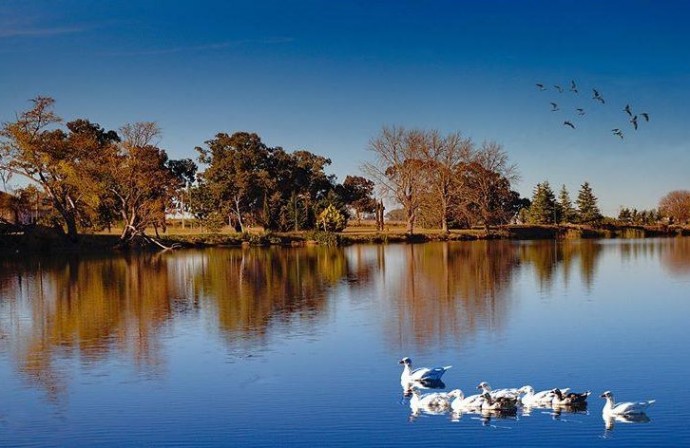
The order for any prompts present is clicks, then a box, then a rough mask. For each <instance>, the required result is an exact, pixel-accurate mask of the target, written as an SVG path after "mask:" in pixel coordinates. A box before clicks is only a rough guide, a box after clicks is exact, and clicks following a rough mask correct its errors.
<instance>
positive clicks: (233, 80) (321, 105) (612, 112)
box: [0, 0, 690, 214]
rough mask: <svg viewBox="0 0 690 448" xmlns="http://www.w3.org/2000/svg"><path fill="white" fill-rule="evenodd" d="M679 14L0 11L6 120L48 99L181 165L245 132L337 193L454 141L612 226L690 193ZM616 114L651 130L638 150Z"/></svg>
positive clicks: (302, 5)
mask: <svg viewBox="0 0 690 448" xmlns="http://www.w3.org/2000/svg"><path fill="white" fill-rule="evenodd" d="M689 13H690V2H687V1H666V2H653V1H635V0H629V1H601V0H591V1H562V0H561V1H559V0H555V1H512V0H486V1H433V0H427V1H422V0H417V1H405V0H397V1H393V0H391V1H373V0H372V1H347V2H346V1H343V2H334V1H326V0H324V1H316V0H309V1H292V2H290V1H284V0H282V1H273V0H271V1H269V0H266V1H262V0H251V1H204V0H197V1H193V2H192V1H189V2H182V1H146V0H139V1H118V2H115V1H112V2H111V1H95V0H94V1H64V0H50V1H48V0H37V1H32V2H25V1H15V0H0V61H1V62H0V64H1V65H0V120H2V121H8V120H12V119H13V118H14V116H15V113H16V112H18V111H21V110H24V109H26V108H27V107H29V103H28V100H29V99H30V98H33V97H35V96H36V95H48V96H52V97H54V98H55V99H56V101H57V103H56V111H57V112H58V113H59V114H60V115H61V116H62V117H64V118H65V119H66V120H72V119H75V118H88V119H90V120H91V121H94V122H97V123H100V124H101V125H102V126H104V127H106V128H109V129H117V128H119V127H120V126H121V125H123V124H124V123H127V122H134V121H141V120H150V121H156V122H158V124H159V125H160V126H161V128H162V129H163V138H162V140H161V142H160V144H161V146H162V147H164V148H165V149H167V150H168V152H169V154H170V156H171V157H173V158H181V157H196V153H195V152H194V150H193V148H194V147H195V146H199V145H202V144H203V142H204V141H205V140H208V139H210V138H212V137H213V136H214V135H215V134H216V133H217V132H234V131H241V130H242V131H253V132H257V133H258V134H259V135H260V136H261V137H262V138H263V139H264V141H265V142H266V143H267V144H269V145H272V146H282V147H284V148H285V149H287V150H289V151H293V150H298V149H307V150H310V151H312V152H315V153H317V154H321V155H325V156H328V157H330V158H331V159H332V161H333V164H332V165H331V167H330V169H331V172H333V173H334V174H336V175H337V176H338V178H339V179H340V180H341V181H342V180H343V179H344V177H345V176H346V175H347V174H360V170H359V167H360V165H361V164H362V162H364V161H367V160H369V159H371V158H372V154H371V153H370V152H369V151H367V145H368V142H369V140H370V139H371V138H372V137H375V136H376V135H377V133H378V132H379V131H380V129H381V127H382V126H383V125H400V126H405V127H410V128H434V129H439V130H441V131H443V132H451V131H461V132H462V133H463V134H464V135H465V136H468V137H472V138H473V139H474V140H475V141H476V142H478V143H480V142H481V141H483V140H494V141H497V142H499V143H501V144H502V145H503V146H504V149H505V150H506V151H507V152H508V154H509V156H510V158H511V160H512V161H513V162H515V163H517V164H518V167H519V170H520V173H521V176H522V180H521V182H520V183H519V184H517V185H516V188H517V190H518V191H520V192H521V194H523V195H524V196H531V192H532V189H533V187H534V186H535V185H536V183H537V182H541V181H544V180H548V181H549V182H550V183H551V185H552V186H553V187H554V190H556V191H557V190H558V189H559V188H560V186H561V185H562V184H565V185H566V186H567V187H568V189H569V190H570V193H571V197H572V198H573V199H574V198H575V196H576V195H577V191H578V189H579V187H580V185H581V184H582V183H583V182H584V181H589V182H590V184H591V185H592V187H593V189H594V193H595V194H596V195H597V196H598V197H599V201H600V206H601V208H602V209H603V211H604V212H605V213H607V214H617V212H618V208H619V206H621V205H623V206H628V207H637V208H639V209H645V208H654V207H656V205H657V202H658V200H659V199H660V198H661V196H663V195H664V194H666V193H667V192H669V191H671V190H675V189H690V175H689V174H688V173H690V151H689V149H690V147H689V146H690V145H689V142H690V129H689V127H690V126H689V125H688V121H689V120H688V119H689V118H690V113H688V104H690V27H688V17H690V14H689ZM571 80H575V82H576V83H577V85H578V90H579V93H578V94H574V93H572V92H568V91H567V88H568V87H569V86H570V82H571ZM537 82H541V83H544V84H545V85H546V87H547V90H545V91H539V90H538V89H537V88H536V87H535V83H537ZM554 84H559V85H562V86H563V87H565V88H566V91H565V92H563V93H560V94H559V93H558V92H556V90H555V88H554V87H553V85H554ZM592 88H596V89H598V90H599V91H600V92H601V93H602V95H603V96H604V98H605V100H606V104H600V103H598V102H596V101H594V100H593V99H592ZM551 101H553V102H556V103H558V104H559V109H560V110H559V111H557V112H551V106H550V104H549V103H550V102H551ZM626 104H630V105H631V106H632V107H633V110H634V111H635V112H637V113H639V112H642V111H644V112H648V113H649V114H650V122H649V123H641V124H640V127H639V129H638V130H637V131H634V130H633V129H632V126H631V124H630V123H629V122H628V119H627V118H626V117H627V116H626V114H625V113H624V112H623V111H622V109H623V107H624V106H625V105H626ZM576 107H582V108H583V109H585V111H586V114H585V115H584V116H582V117H579V116H577V115H576V114H575V113H574V110H575V108H576ZM566 119H568V120H570V121H572V122H573V123H574V124H575V125H576V129H571V128H569V127H566V126H564V125H563V121H564V120H566ZM613 128H621V129H622V130H623V132H624V135H625V138H624V139H623V140H620V139H618V138H617V137H615V136H613V135H612V134H611V129H613Z"/></svg>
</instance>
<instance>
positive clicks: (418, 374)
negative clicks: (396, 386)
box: [399, 357, 453, 392]
mask: <svg viewBox="0 0 690 448" xmlns="http://www.w3.org/2000/svg"><path fill="white" fill-rule="evenodd" d="M399 364H403V371H402V374H401V375H400V385H401V386H402V388H403V389H404V390H405V392H409V391H410V389H411V387H412V386H413V385H414V384H415V383H422V384H424V383H425V382H431V383H433V382H440V381H441V377H442V376H443V374H444V373H446V370H448V369H450V368H451V367H453V366H445V367H434V368H429V367H420V368H418V369H414V370H412V360H411V359H410V358H408V357H404V358H403V359H401V360H400V362H399Z"/></svg>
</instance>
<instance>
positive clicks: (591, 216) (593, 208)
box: [577, 182, 601, 223]
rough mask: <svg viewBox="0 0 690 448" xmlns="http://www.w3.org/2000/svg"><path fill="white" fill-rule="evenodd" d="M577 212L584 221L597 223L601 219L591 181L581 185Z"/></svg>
mask: <svg viewBox="0 0 690 448" xmlns="http://www.w3.org/2000/svg"><path fill="white" fill-rule="evenodd" d="M577 214H578V218H579V221H580V222H582V223H596V222H597V221H599V220H600V219H601V212H600V211H599V206H598V205H597V198H596V196H594V193H593V192H592V187H590V186H589V182H585V183H584V184H582V187H580V191H579V193H578V195H577Z"/></svg>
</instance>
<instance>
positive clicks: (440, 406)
mask: <svg viewBox="0 0 690 448" xmlns="http://www.w3.org/2000/svg"><path fill="white" fill-rule="evenodd" d="M410 409H411V410H412V415H419V413H420V411H423V412H424V413H426V414H431V415H440V414H445V413H446V412H447V411H448V410H449V409H450V398H449V397H448V394H447V393H445V392H433V393H430V394H424V395H422V394H420V393H419V391H418V390H417V389H416V388H412V398H410Z"/></svg>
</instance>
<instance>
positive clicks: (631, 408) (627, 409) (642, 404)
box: [613, 400, 654, 414]
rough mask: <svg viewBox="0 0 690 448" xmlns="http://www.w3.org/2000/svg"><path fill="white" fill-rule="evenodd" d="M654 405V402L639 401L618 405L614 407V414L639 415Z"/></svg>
mask: <svg viewBox="0 0 690 448" xmlns="http://www.w3.org/2000/svg"><path fill="white" fill-rule="evenodd" d="M653 403H654V400H650V401H639V402H632V401H626V402H623V403H617V404H616V405H615V406H614V407H613V413H615V414H639V413H641V412H644V411H645V409H647V408H648V407H649V406H651V405H652V404H653Z"/></svg>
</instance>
